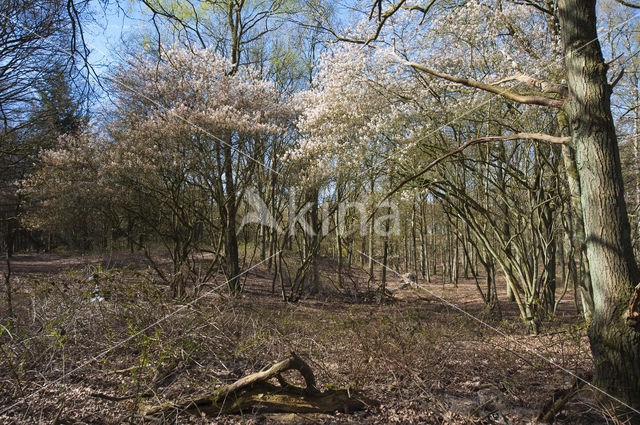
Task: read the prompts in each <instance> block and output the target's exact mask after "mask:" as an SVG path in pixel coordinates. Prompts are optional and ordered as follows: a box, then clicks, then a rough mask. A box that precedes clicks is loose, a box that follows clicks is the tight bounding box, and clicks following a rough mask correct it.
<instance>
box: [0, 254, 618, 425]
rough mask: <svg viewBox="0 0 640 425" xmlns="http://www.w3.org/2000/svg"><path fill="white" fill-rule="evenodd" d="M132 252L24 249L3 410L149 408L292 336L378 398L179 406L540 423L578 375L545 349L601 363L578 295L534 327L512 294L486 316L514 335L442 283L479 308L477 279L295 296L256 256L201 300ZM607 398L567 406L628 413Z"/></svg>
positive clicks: (327, 376)
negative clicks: (376, 296)
mask: <svg viewBox="0 0 640 425" xmlns="http://www.w3.org/2000/svg"><path fill="white" fill-rule="evenodd" d="M131 261H134V263H135V264H137V262H135V261H136V259H135V258H126V257H122V258H118V259H117V260H114V259H113V258H111V259H110V260H108V261H105V260H104V259H101V258H98V257H94V258H84V259H82V258H76V257H66V258H65V257H49V258H47V257H20V258H17V259H16V262H15V264H16V265H15V267H14V269H15V270H16V273H17V274H16V277H15V278H14V282H13V283H14V287H15V288H17V290H16V292H17V293H16V295H15V305H16V312H17V316H18V320H17V321H16V322H14V323H11V324H10V325H9V326H6V328H4V329H3V328H0V330H1V332H2V334H1V335H0V344H1V345H0V348H1V350H2V351H1V352H0V376H1V377H2V378H1V379H2V381H1V384H0V400H1V402H0V404H1V405H2V406H3V407H2V408H0V411H2V412H3V413H2V414H0V423H25V424H26V423H29V424H31V423H48V424H51V423H54V422H55V421H57V422H56V423H96V424H97V423H121V422H131V423H142V422H144V421H143V419H141V418H139V417H137V416H136V412H137V409H138V407H139V406H140V404H141V403H154V404H155V403H162V402H165V401H168V400H173V399H176V398H181V397H185V396H188V395H190V394H194V393H198V392H204V391H206V390H211V389H212V388H213V387H215V386H216V385H219V384H221V383H229V382H232V381H234V380H236V379H238V378H240V377H241V376H244V375H246V374H248V373H251V372H255V371H257V370H259V369H261V368H263V367H264V366H267V365H269V364H272V363H274V362H276V361H278V360H281V359H283V358H285V357H286V356H287V355H288V353H289V352H291V351H295V352H296V353H298V354H299V355H300V356H302V357H304V358H305V359H307V360H308V362H309V363H310V365H311V366H312V368H313V369H314V370H315V372H316V375H317V378H318V384H319V385H320V386H321V387H326V386H338V387H350V388H354V389H357V390H358V391H361V392H363V393H365V394H366V395H367V396H368V397H371V398H375V399H377V400H379V401H380V402H381V405H380V406H379V407H375V408H374V407H372V408H370V409H369V410H367V411H365V412H358V413H354V414H344V413H342V414H341V413H336V414H333V415H274V414H265V413H255V414H254V413H251V412H248V413H247V414H246V415H243V416H225V417H216V418H200V417H193V416H188V415H178V417H177V420H176V418H167V422H169V421H170V422H171V423H174V420H175V422H176V423H354V424H356V423H357V424H364V423H371V424H374V423H514V424H517V423H529V422H531V421H532V420H533V419H534V418H535V417H536V415H537V413H538V410H539V409H540V408H541V406H542V405H543V404H544V403H545V402H546V401H547V400H548V399H549V398H550V397H551V396H552V394H553V393H554V391H555V390H558V389H561V388H567V387H570V386H571V382H572V377H571V376H570V375H569V374H568V373H566V372H565V371H562V370H560V369H559V368H558V367H556V366H553V365H552V364H550V363H549V362H547V361H544V360H542V359H541V358H540V357H538V356H537V355H536V354H534V353H538V354H539V355H541V356H543V357H545V358H547V359H550V360H552V361H553V362H554V363H556V364H557V365H560V366H562V367H563V368H565V369H567V370H569V371H571V372H573V373H576V374H578V375H581V376H587V374H588V371H589V370H590V369H591V356H590V354H589V350H588V341H587V339H586V335H585V327H584V325H583V324H582V322H581V320H580V318H579V316H578V315H577V314H576V312H575V310H574V309H573V307H572V302H569V301H564V302H563V304H562V308H561V313H560V315H559V316H558V317H556V319H554V320H553V321H548V322H547V323H545V324H544V333H543V334H542V335H540V336H538V337H533V336H528V335H525V333H524V329H523V327H522V326H520V324H519V323H518V322H517V317H516V312H515V310H514V309H513V308H512V307H509V306H507V305H506V303H504V302H503V303H502V307H503V317H504V318H503V320H502V321H499V322H496V321H491V322H489V324H490V325H491V326H492V327H495V328H496V329H498V330H499V331H500V332H501V333H504V334H505V335H508V336H507V337H505V336H504V335H501V334H500V333H497V332H495V331H494V330H491V329H489V328H487V327H485V326H483V325H482V324H481V323H479V322H478V321H476V320H474V319H472V318H470V317H468V316H465V315H463V314H460V313H459V312H458V311H456V310H455V309H453V308H451V307H450V306H448V305H446V304H444V303H443V302H442V301H441V300H440V299H439V298H438V297H443V298H445V299H446V300H448V301H450V302H452V303H454V304H456V305H458V306H459V307H461V308H463V309H464V310H465V311H467V312H470V313H471V314H472V315H475V316H480V315H481V313H482V310H483V305H482V303H481V301H480V299H479V297H478V296H477V294H476V292H475V285H474V284H473V283H472V282H470V281H463V282H461V283H460V285H459V286H458V287H457V288H455V287H454V286H453V285H445V286H443V285H442V284H441V283H437V282H434V283H432V284H426V288H427V289H428V291H430V292H431V295H429V294H427V293H425V292H420V291H415V290H408V291H402V292H401V293H398V297H396V299H395V300H393V301H390V302H388V303H385V304H383V305H376V304H373V303H364V302H360V303H355V302H353V301H350V300H351V298H349V297H345V296H339V295H337V294H332V293H331V292H330V291H329V292H327V293H326V294H325V295H323V296H321V297H315V298H308V299H303V300H301V301H300V302H298V303H296V304H284V303H282V302H281V301H280V300H279V298H278V296H277V294H276V295H272V294H271V293H270V289H271V275H270V274H269V273H268V271H267V270H265V269H264V268H257V269H255V270H254V271H252V272H250V273H249V275H248V278H247V283H246V288H245V293H244V294H243V295H242V296H241V297H239V298H230V297H227V296H226V295H225V294H224V291H215V292H212V293H206V291H207V290H209V289H210V288H207V289H205V290H203V292H202V293H201V294H203V295H202V296H201V298H200V299H198V300H193V299H192V300H187V301H183V302H177V301H173V300H170V299H168V298H167V296H166V294H165V290H166V288H165V287H164V286H162V285H159V284H158V283H157V282H155V281H154V278H153V275H152V274H151V273H150V272H149V271H147V270H145V269H142V268H140V267H126V264H127V263H128V262H131ZM101 262H102V263H103V264H108V265H109V267H110V268H107V266H105V268H104V269H101V270H100V272H99V273H98V275H99V278H98V280H99V281H100V286H101V288H102V291H101V296H104V297H105V298H106V301H102V302H99V301H92V297H93V296H94V294H93V290H94V284H93V281H90V282H87V278H88V277H89V276H90V275H91V274H92V273H94V272H95V271H96V264H98V263H101ZM87 264H93V266H87ZM115 266H118V267H120V268H119V269H113V268H111V267H115ZM123 266H124V267H123ZM220 282H221V283H222V281H220ZM398 284H399V282H397V281H392V282H391V284H390V286H393V285H398ZM433 294H436V295H437V297H436V296H434V295H433ZM503 299H504V298H503ZM165 318H166V319H165ZM5 322H6V321H3V322H2V323H3V324H5V325H6V323H5ZM96 394H99V396H96ZM104 396H112V397H121V398H127V399H126V400H121V401H114V400H107V399H105V397H104ZM605 406H606V404H603V403H596V402H593V401H590V399H589V398H587V397H584V396H583V397H578V398H576V401H574V402H573V403H571V404H570V405H569V406H568V408H567V409H565V410H564V411H563V412H562V413H561V415H560V416H559V417H558V421H559V422H561V423H603V421H610V423H615V419H613V414H608V413H607V411H606V408H605Z"/></svg>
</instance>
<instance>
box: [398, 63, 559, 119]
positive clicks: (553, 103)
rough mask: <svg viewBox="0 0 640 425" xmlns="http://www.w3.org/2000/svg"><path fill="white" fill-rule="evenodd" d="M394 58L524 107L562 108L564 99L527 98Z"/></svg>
mask: <svg viewBox="0 0 640 425" xmlns="http://www.w3.org/2000/svg"><path fill="white" fill-rule="evenodd" d="M395 56H396V57H397V58H398V59H399V60H400V61H401V62H402V63H404V64H405V65H406V66H410V67H412V68H413V69H416V70H418V71H422V72H425V73H427V74H430V75H433V76H434V77H438V78H442V79H445V80H447V81H451V82H452V83H456V84H461V85H463V86H467V87H472V88H476V89H480V90H484V91H487V92H489V93H494V94H497V95H499V96H502V97H504V98H505V99H509V100H513V101H514V102H518V103H523V104H526V105H538V106H549V107H553V108H562V106H563V105H564V99H552V98H549V97H545V96H527V95H522V94H519V93H514V92H512V91H509V90H505V89H503V88H501V87H498V86H496V85H493V84H486V83H482V82H480V81H476V80H472V79H470V78H463V77H456V76H454V75H449V74H445V73H443V72H439V71H436V70H435V69H431V68H428V67H426V66H424V65H421V64H419V63H416V62H410V61H406V60H404V59H402V58H400V57H399V56H398V55H395Z"/></svg>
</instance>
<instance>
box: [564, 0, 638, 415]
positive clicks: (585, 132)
mask: <svg viewBox="0 0 640 425" xmlns="http://www.w3.org/2000/svg"><path fill="white" fill-rule="evenodd" d="M558 12H559V19H560V26H561V34H562V42H563V46H564V49H565V66H566V72H567V82H568V86H569V96H568V98H567V101H566V106H565V111H566V114H567V120H568V123H569V129H570V132H571V137H572V143H573V145H574V148H575V150H576V162H577V165H578V173H579V176H580V185H581V189H582V196H581V203H582V209H583V215H584V226H585V234H586V244H587V256H588V258H589V266H590V272H591V281H592V284H593V292H594V312H593V316H592V320H591V323H590V325H589V340H590V342H591V350H592V352H593V357H594V366H595V374H594V382H595V384H596V385H597V386H598V387H599V388H601V389H602V390H604V391H607V392H608V393H610V394H614V395H618V396H620V397H622V398H623V399H624V400H626V401H628V402H629V403H631V404H632V405H633V406H635V407H640V328H638V325H637V324H634V323H631V322H629V323H627V321H626V318H627V317H628V315H629V314H630V313H631V312H630V311H629V305H630V302H631V297H632V295H633V293H634V287H635V285H636V283H638V282H639V281H640V271H639V270H638V265H637V263H636V260H635V258H634V256H633V249H632V246H631V229H630V225H629V220H628V216H627V210H626V205H625V200H624V188H623V180H622V172H621V167H620V156H619V152H618V143H617V138H616V131H615V126H614V123H613V117H612V115H611V107H610V96H611V85H610V84H609V82H608V80H607V68H608V67H607V65H606V64H605V62H604V59H603V57H602V52H601V49H600V44H599V42H598V34H597V31H596V23H597V19H596V1H595V0H581V1H578V0H561V1H560V2H559V5H558ZM630 325H631V326H630Z"/></svg>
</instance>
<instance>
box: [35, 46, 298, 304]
mask: <svg viewBox="0 0 640 425" xmlns="http://www.w3.org/2000/svg"><path fill="white" fill-rule="evenodd" d="M233 69H234V68H233V66H232V64H231V63H230V62H229V61H228V60H226V59H224V58H222V57H220V56H219V55H217V54H215V53H213V52H212V51H211V50H208V49H187V48H184V47H177V46H172V47H168V48H166V49H164V50H163V51H162V55H161V56H160V57H159V58H158V59H156V58H153V57H152V56H150V55H147V54H145V52H142V53H140V54H138V55H134V56H132V57H130V58H129V59H128V60H127V61H126V62H125V63H123V64H122V65H121V66H120V67H119V68H118V69H117V70H116V71H115V72H114V73H113V75H112V76H111V77H110V79H109V81H110V84H111V86H112V95H113V99H114V103H115V107H114V109H113V111H109V119H108V120H107V123H106V124H105V127H104V130H102V132H101V135H100V137H97V135H96V134H90V133H86V134H84V135H83V136H82V137H83V138H84V140H85V143H80V142H77V143H75V144H74V145H73V146H71V147H70V148H69V149H67V150H65V151H63V152H52V153H51V154H50V155H49V158H50V162H51V165H52V167H50V168H46V167H45V169H44V170H43V171H42V172H43V173H48V172H49V170H57V171H59V172H60V173H61V176H62V177H61V178H64V175H65V172H64V167H63V166H62V165H64V166H66V165H68V162H69V161H68V160H67V158H73V157H75V156H77V155H81V154H83V153H82V152H85V153H84V155H91V156H92V155H96V156H95V157H94V159H93V161H92V163H95V164H96V171H95V173H94V174H93V175H91V176H88V178H89V181H92V182H94V183H96V186H95V188H96V190H101V189H105V188H106V189H107V193H111V196H110V197H109V199H110V200H111V202H113V204H114V205H115V206H117V207H114V208H115V209H116V210H117V211H118V213H119V215H120V216H121V217H122V218H123V219H125V220H133V221H135V223H137V225H139V226H142V228H143V229H144V231H145V232H149V233H151V234H153V235H155V237H156V238H158V239H159V240H160V241H161V242H162V243H163V244H165V245H166V246H167V248H168V249H169V252H170V254H171V257H172V260H173V270H172V276H171V280H172V282H173V285H174V293H175V295H177V296H181V295H182V293H183V290H184V287H183V285H184V282H185V281H186V280H187V279H188V278H189V277H191V278H193V277H194V274H196V273H197V270H196V269H195V268H194V267H195V265H194V263H193V261H191V260H190V259H191V257H192V256H193V255H194V254H195V253H196V252H197V251H198V250H199V249H206V250H212V251H213V252H219V250H218V248H219V247H222V248H223V252H224V254H223V259H224V261H223V262H222V266H223V270H224V272H225V274H226V276H227V278H228V279H229V289H230V290H231V291H232V292H237V291H238V290H239V289H240V286H239V283H238V281H237V277H238V274H239V259H238V245H237V238H236V220H237V210H238V204H239V202H240V198H241V196H240V195H241V193H242V191H243V189H244V188H245V187H246V185H247V184H248V183H249V182H250V181H251V176H252V173H253V172H254V170H255V168H256V167H257V166H258V165H259V164H258V163H257V161H256V160H255V159H254V158H256V157H257V158H260V157H261V156H264V152H265V151H267V150H268V149H269V146H270V142H271V141H272V140H273V138H274V137H276V136H277V135H278V134H280V133H281V132H282V131H284V126H285V125H286V123H287V122H288V120H290V119H291V117H292V115H291V111H290V109H289V108H288V107H287V106H286V105H285V104H283V103H280V102H279V101H278V96H277V95H276V94H275V92H274V89H273V86H272V84H270V83H268V82H266V81H265V80H263V79H261V78H260V76H259V74H257V73H256V71H254V70H252V69H249V68H240V69H239V70H238V71H237V72H235V73H230V71H231V70H233ZM88 152H90V154H88ZM56 158H59V161H60V163H61V164H62V165H58V166H57V167H53V166H54V165H56V164H55V163H54V160H56ZM43 180H44V179H42V178H40V179H38V178H37V177H36V182H41V183H42V182H43ZM34 187H35V188H36V189H37V188H39V187H40V188H42V184H36V185H35V186H34ZM99 188H100V189H99ZM51 189H55V188H51ZM43 206H45V207H46V204H44V205H43ZM158 271H159V272H161V271H160V269H158Z"/></svg>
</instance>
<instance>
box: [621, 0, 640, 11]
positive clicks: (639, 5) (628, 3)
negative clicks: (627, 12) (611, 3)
mask: <svg viewBox="0 0 640 425" xmlns="http://www.w3.org/2000/svg"><path fill="white" fill-rule="evenodd" d="M616 2H618V3H620V4H621V5H623V6H627V7H632V8H634V9H640V4H633V3H630V2H628V1H624V0H616Z"/></svg>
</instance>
